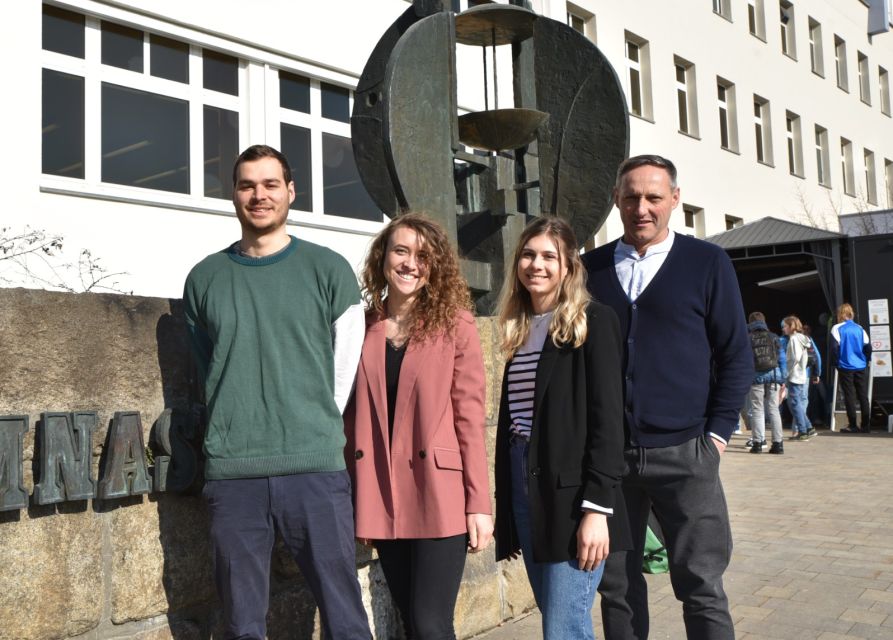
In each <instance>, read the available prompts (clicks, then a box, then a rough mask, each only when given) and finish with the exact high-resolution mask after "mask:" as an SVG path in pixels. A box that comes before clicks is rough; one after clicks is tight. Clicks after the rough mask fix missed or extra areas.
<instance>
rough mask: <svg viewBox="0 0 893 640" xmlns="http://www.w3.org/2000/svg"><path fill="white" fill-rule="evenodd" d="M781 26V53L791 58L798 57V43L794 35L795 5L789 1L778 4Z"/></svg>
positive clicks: (782, 0)
mask: <svg viewBox="0 0 893 640" xmlns="http://www.w3.org/2000/svg"><path fill="white" fill-rule="evenodd" d="M778 9H779V13H780V16H779V24H780V26H781V52H782V53H783V54H785V55H786V56H788V57H790V58H796V57H797V42H796V38H795V34H794V5H793V4H791V3H790V2H788V1H787V0H781V1H780V2H779V3H778Z"/></svg>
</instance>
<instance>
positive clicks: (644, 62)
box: [625, 31, 652, 120]
mask: <svg viewBox="0 0 893 640" xmlns="http://www.w3.org/2000/svg"><path fill="white" fill-rule="evenodd" d="M625 35H626V68H627V74H628V75H627V78H628V81H629V111H630V113H632V114H633V115H636V116H639V117H641V118H645V119H648V120H650V119H651V114H652V110H651V64H650V55H649V50H648V49H649V48H648V41H647V40H643V39H642V38H640V37H638V36H636V35H635V34H632V33H630V32H628V31H627V32H626V33H625Z"/></svg>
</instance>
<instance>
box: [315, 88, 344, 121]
mask: <svg viewBox="0 0 893 640" xmlns="http://www.w3.org/2000/svg"><path fill="white" fill-rule="evenodd" d="M319 87H320V90H321V91H322V117H323V118H329V119H330V120H338V121H339V122H350V90H349V89H345V88H343V87H336V86H335V85H333V84H326V83H325V82H320V83H319Z"/></svg>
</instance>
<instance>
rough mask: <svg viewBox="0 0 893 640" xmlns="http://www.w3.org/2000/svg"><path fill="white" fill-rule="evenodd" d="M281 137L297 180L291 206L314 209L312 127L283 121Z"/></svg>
mask: <svg viewBox="0 0 893 640" xmlns="http://www.w3.org/2000/svg"><path fill="white" fill-rule="evenodd" d="M279 138H280V143H279V146H280V147H281V148H280V151H282V153H284V154H285V157H286V158H288V164H289V167H291V174H292V179H293V180H294V181H295V201H294V202H292V204H291V207H290V208H292V209H298V210H300V211H313V186H312V175H313V171H312V169H311V165H310V163H311V159H310V129H305V128H304V127H296V126H294V125H291V124H285V123H282V125H280V129H279Z"/></svg>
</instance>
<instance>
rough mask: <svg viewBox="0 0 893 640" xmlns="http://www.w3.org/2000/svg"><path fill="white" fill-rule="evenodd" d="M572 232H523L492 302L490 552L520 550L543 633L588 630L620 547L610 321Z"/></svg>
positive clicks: (550, 636) (617, 412)
mask: <svg viewBox="0 0 893 640" xmlns="http://www.w3.org/2000/svg"><path fill="white" fill-rule="evenodd" d="M585 277H586V275H585V270H584V268H583V264H582V262H581V261H580V256H579V252H578V249H577V242H576V239H575V238H574V234H573V231H572V230H571V228H570V227H569V226H568V224H567V223H566V222H565V221H563V220H562V219H561V218H557V217H551V216H550V217H543V218H538V219H536V220H534V221H533V222H531V223H530V224H529V225H528V226H527V228H526V229H525V230H524V231H523V233H522V234H521V238H520V239H519V241H518V246H517V249H516V250H515V257H514V261H513V262H512V263H510V264H508V265H506V275H505V282H504V285H503V289H502V295H501V299H500V306H499V322H500V327H501V332H502V346H503V349H504V351H505V353H506V355H507V357H508V363H507V364H506V367H505V375H504V378H503V387H502V402H501V404H500V407H499V426H498V430H497V436H496V558H497V560H502V559H505V558H509V559H511V558H515V557H517V552H518V550H519V549H520V550H521V552H522V555H523V557H524V565H525V568H526V569H527V577H528V579H529V580H530V585H531V587H532V588H533V594H534V597H535V598H536V603H537V606H538V607H539V609H540V611H541V612H542V614H543V616H542V625H543V638H545V639H546V640H564V639H565V638H580V639H583V638H594V637H595V635H594V633H593V630H592V615H591V611H592V604H593V601H594V598H595V591H596V589H597V588H598V585H599V582H600V581H601V576H602V573H603V571H604V566H605V564H604V560H605V558H606V557H607V556H608V553H609V551H611V550H618V549H628V548H629V547H630V534H629V527H628V524H627V518H626V513H625V508H624V501H623V496H622V495H621V492H620V476H621V473H622V471H623V412H622V406H623V405H622V402H623V401H622V390H621V344H620V323H619V321H618V320H617V316H616V314H615V313H614V311H613V310H612V309H611V308H610V307H607V306H605V305H602V304H599V303H597V302H593V301H592V300H590V297H589V294H588V293H587V291H586V285H585Z"/></svg>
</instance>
